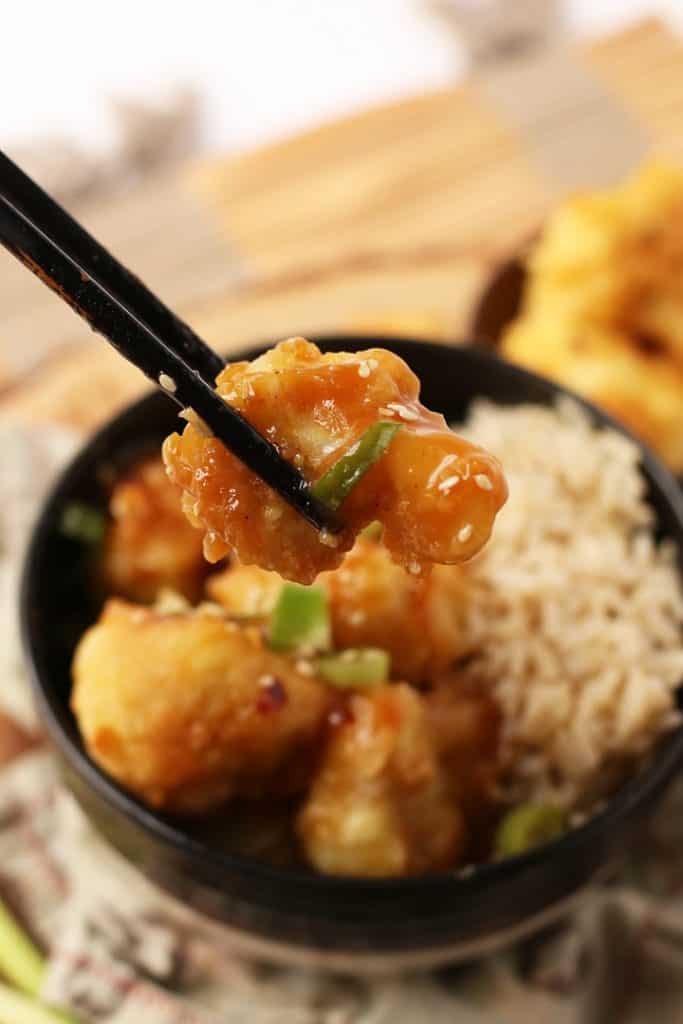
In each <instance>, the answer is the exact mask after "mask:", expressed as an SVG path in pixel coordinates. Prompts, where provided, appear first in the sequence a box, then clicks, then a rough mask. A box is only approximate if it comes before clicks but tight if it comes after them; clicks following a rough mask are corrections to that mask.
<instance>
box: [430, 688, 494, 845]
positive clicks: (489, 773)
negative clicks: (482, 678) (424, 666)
mask: <svg viewBox="0 0 683 1024" xmlns="http://www.w3.org/2000/svg"><path fill="white" fill-rule="evenodd" d="M425 705H426V710H427V721H428V725H429V732H430V736H431V738H432V742H433V743H434V747H435V749H436V750H437V752H438V756H439V759H440V762H441V766H442V769H443V771H444V776H445V778H446V781H447V785H448V789H449V792H450V793H451V795H452V796H453V797H454V798H455V799H456V800H457V802H458V804H459V806H460V807H461V808H462V810H463V812H464V814H465V818H466V821H467V824H468V825H469V826H471V829H470V831H471V834H472V835H474V836H478V835H480V834H481V832H482V828H483V829H484V830H485V828H486V825H487V823H489V822H490V821H491V820H492V815H494V814H495V812H496V808H497V803H498V799H499V797H498V793H497V784H498V779H499V775H500V769H501V765H500V756H499V755H500V740H501V727H502V715H501V712H500V708H499V707H498V705H497V704H496V702H495V700H494V699H493V697H492V696H491V694H490V692H488V690H487V689H486V688H484V687H479V686H476V685H475V684H474V683H472V682H471V681H468V680H465V679H463V678H462V677H461V676H458V675H456V674H454V673H452V674H448V675H445V676H442V678H441V679H440V680H439V681H438V682H437V683H436V685H435V686H434V688H433V689H432V691H431V692H430V693H428V694H426V696H425Z"/></svg>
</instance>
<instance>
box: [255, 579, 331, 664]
mask: <svg viewBox="0 0 683 1024" xmlns="http://www.w3.org/2000/svg"><path fill="white" fill-rule="evenodd" d="M331 646H332V626H331V624H330V612H329V609H328V607H327V594H326V593H325V591H324V590H323V589H322V588H321V587H302V586H300V585H299V584H298V583H285V585H284V586H283V588H282V590H281V591H280V595H279V597H278V599H277V603H276V605H275V607H274V609H273V614H272V616H271V619H270V647H271V648H272V650H274V651H292V650H296V649H297V648H306V647H308V648H311V649H312V650H314V651H329V649H330V647H331Z"/></svg>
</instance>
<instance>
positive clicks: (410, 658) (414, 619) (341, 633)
mask: <svg viewBox="0 0 683 1024" xmlns="http://www.w3.org/2000/svg"><path fill="white" fill-rule="evenodd" d="M282 585H283V583H282V580H281V578H280V577H279V576H278V575H277V574H276V573H273V572H266V571H265V570H264V569H258V568H256V567H255V566H244V565H238V564H236V565H231V566H229V567H228V568H227V569H225V570H224V571H223V572H221V573H218V574H217V575H215V576H213V577H211V578H210V579H209V580H208V582H207V592H208V594H209V596H210V597H211V598H212V599H213V600H214V601H217V602H218V603H219V604H221V605H222V606H223V607H224V608H225V609H226V610H227V611H228V612H229V613H230V614H232V615H237V616H245V617H252V616H253V617H255V618H263V619H267V618H268V616H269V615H270V613H271V611H272V609H273V607H274V605H275V602H276V601H277V598H278V595H279V593H280V590H281V588H282ZM317 585H318V586H321V587H324V588H325V590H326V591H327V595H328V601H329V608H330V616H331V620H332V635H333V639H334V646H335V648H337V649H338V650H343V649H344V648H347V647H380V648H382V650H385V651H387V652H388V653H389V654H390V656H391V675H392V678H394V679H402V680H406V681H408V682H418V683H419V682H424V681H426V680H428V679H431V678H433V677H434V675H435V674H437V673H439V672H442V671H443V670H444V669H446V668H447V667H448V666H449V665H451V664H452V662H453V661H454V660H455V659H456V658H457V657H458V656H459V655H460V654H461V653H462V632H461V607H462V587H463V582H462V576H461V571H460V569H459V568H458V566H452V565H437V566H435V567H434V570H433V571H432V572H431V573H430V574H429V575H428V576H424V577H415V576H412V575H411V574H409V573H406V572H404V571H403V570H402V569H401V567H400V566H398V565H397V564H396V563H395V562H394V561H392V559H391V556H390V555H389V552H388V551H387V549H386V548H385V547H384V546H383V545H382V544H381V543H379V542H377V541H374V540H369V539H367V538H365V537H359V538H358V540H357V541H356V543H355V545H354V547H353V548H352V550H351V551H350V552H349V553H348V554H347V556H346V558H345V559H344V561H343V562H342V565H341V566H340V568H339V569H335V570H333V571H332V572H325V573H321V575H320V576H319V577H318V580H317Z"/></svg>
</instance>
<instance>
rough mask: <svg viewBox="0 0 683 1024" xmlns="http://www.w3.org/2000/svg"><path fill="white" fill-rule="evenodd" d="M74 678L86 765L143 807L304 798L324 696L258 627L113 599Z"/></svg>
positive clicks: (187, 809)
mask: <svg viewBox="0 0 683 1024" xmlns="http://www.w3.org/2000/svg"><path fill="white" fill-rule="evenodd" d="M73 678H74V689H73V696H72V706H73V710H74V713H75V715H76V718H77V719H78V724H79V727H80V730H81V734H82V736H83V739H84V742H85V745H86V747H87V749H88V752H89V753H90V755H91V756H92V757H93V759H94V760H95V761H97V763H98V764H99V765H100V766H101V767H102V768H103V769H104V770H105V771H106V772H108V773H109V774H110V775H111V776H112V777H113V778H115V779H116V780H117V781H118V782H120V783H121V784H122V785H123V786H125V787H126V788H127V789H129V790H131V791H132V792H133V793H135V794H136V795H137V796H139V797H141V798H142V799H143V800H144V801H145V802H146V803H148V804H150V805H151V806H153V807H159V808H163V809H165V810H169V811H174V812H182V813H199V812H202V811H206V810H209V809H210V808H213V807H216V806H218V805H219V804H221V803H223V802H224V801H225V800H227V799H228V798H230V797H232V796H244V797H255V796H259V797H260V796H266V795H287V794H290V793H295V792H298V791H300V790H301V789H302V788H303V787H305V785H306V784H307V781H308V779H309V777H310V772H311V771H312V767H313V759H314V756H315V753H316V750H317V746H318V744H319V741H320V734H321V730H322V729H323V726H324V721H325V716H326V713H327V710H328V707H329V700H330V698H329V693H328V690H327V688H326V687H325V685H324V684H323V683H321V682H320V681H319V680H317V679H315V678H313V677H311V676H309V675H303V674H301V673H300V672H299V671H297V669H296V666H295V664H294V663H293V662H292V661H290V660H288V659H286V658H284V657H282V656H280V655H277V654H274V653H272V652H270V651H268V650H266V649H265V648H264V646H263V643H262V641H261V638H260V635H259V633H258V631H257V630H255V629H245V628H240V627H238V626H237V625H235V624H234V623H231V622H229V621H227V620H226V619H225V618H223V617H222V616H220V615H218V616H217V615H215V614H208V613H203V612H202V611H201V610H197V611H195V612H189V613H184V614H178V615H163V614H159V613H158V612H156V611H154V610H153V609H149V608H144V607H140V606H135V605H131V604H127V603H125V602H123V601H120V600H111V601H109V602H108V603H107V605H106V607H105V609H104V611H103V613H102V616H101V617H100V620H99V622H98V623H97V624H96V625H95V626H93V627H92V628H91V629H89V630H88V631H87V632H86V633H85V634H84V636H83V637H82V639H81V641H80V643H79V645H78V648H77V650H76V655H75V658H74V664H73Z"/></svg>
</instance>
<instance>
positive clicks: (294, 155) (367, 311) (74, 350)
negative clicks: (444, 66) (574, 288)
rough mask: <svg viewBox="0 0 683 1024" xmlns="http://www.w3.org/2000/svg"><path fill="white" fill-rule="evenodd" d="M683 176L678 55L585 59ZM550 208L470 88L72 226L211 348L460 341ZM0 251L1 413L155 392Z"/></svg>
mask: <svg viewBox="0 0 683 1024" xmlns="http://www.w3.org/2000/svg"><path fill="white" fill-rule="evenodd" d="M581 58H582V59H584V60H585V61H586V62H587V64H588V65H589V66H590V67H591V68H592V69H593V71H594V72H595V73H596V74H597V75H598V76H599V77H600V78H601V79H602V80H603V81H604V83H605V84H606V86H607V87H608V88H609V89H610V90H611V91H612V92H613V94H614V95H615V96H616V97H617V98H618V99H619V100H620V101H621V102H622V103H623V104H624V105H625V106H626V107H627V108H628V109H629V110H630V111H631V112H632V113H634V114H635V115H636V116H637V117H638V118H639V120H640V122H641V124H642V126H643V128H644V129H645V131H646V133H647V135H648V137H649V139H650V141H651V144H652V150H653V152H654V153H659V154H662V155H665V156H666V157H667V158H669V159H674V160H675V161H677V162H680V163H681V164H683V132H681V125H682V124H683V44H682V43H681V41H679V40H678V39H677V38H676V37H674V36H673V35H672V34H671V32H670V31H669V30H668V29H667V28H665V27H664V26H663V25H662V23H661V22H658V21H655V20H648V21H646V22H642V23H639V24H638V25H636V26H634V27H633V28H631V29H629V30H627V31H625V32H623V33H620V34H619V35H617V36H614V37H610V38H607V39H604V40H600V41H598V42H597V43H595V44H593V45H591V46H590V47H587V48H586V49H585V50H582V51H581ZM547 207H548V199H547V197H546V193H545V190H544V186H543V181H542V178H541V177H540V175H539V174H538V172H537V169H536V168H535V167H534V165H533V163H532V161H531V159H530V157H529V156H528V154H527V152H526V151H525V148H524V145H523V143H522V141H521V140H520V139H519V138H517V137H516V136H515V135H514V133H513V131H512V130H511V129H510V128H509V127H508V126H507V125H506V124H504V123H502V122H501V120H500V118H499V117H498V115H497V114H496V112H495V111H494V110H493V109H491V108H490V107H489V106H488V105H487V101H486V99H485V98H484V97H483V95H481V94H480V93H479V92H478V91H477V89H476V88H475V86H474V85H473V84H472V83H466V84H464V85H462V86H460V87H458V88H456V89H453V90H445V91H441V92H432V93H427V94H425V95H422V96H418V97H416V98H414V99H409V100H406V101H402V102H399V103H395V104H392V105H388V106H382V107H378V108H376V109H373V110H369V111H367V112H364V113H361V114H358V115H356V116H353V117H350V118H346V119H344V120H340V121H337V122H334V123H331V124H326V125H324V126H322V127H320V128H317V129H315V130H313V131H310V132H307V133H305V134H302V135H298V136H295V137H293V138H291V139H288V140H286V141H285V142H282V143H279V144H277V145H273V146H268V147H265V148H262V149H259V150H256V151H254V152H250V153H247V154H245V155H243V156H240V157H238V158H236V159H229V158H221V157H217V158H215V159H211V160H204V161H203V162H201V163H199V164H198V165H197V166H194V167H191V168H183V169H182V170H181V171H179V172H173V173H172V174H169V175H167V176H165V177H164V178H163V179H160V180H159V181H154V182H148V183H147V184H146V185H145V187H144V188H142V189H138V190H136V191H134V192H132V193H125V194H122V195H119V196H117V197H111V198H110V199H108V200H107V203H106V204H102V203H100V204H98V205H96V206H92V205H91V206H90V207H84V208H83V209H78V210H77V211H76V212H77V213H78V215H79V216H81V217H82V218H83V219H84V220H85V221H86V223H87V224H88V225H89V226H90V227H91V228H92V230H94V231H95V233H97V234H99V236H100V237H101V238H102V239H103V240H105V241H106V242H108V244H109V245H110V246H111V248H112V249H113V250H114V251H115V252H116V253H117V254H119V255H121V256H122V257H123V258H124V259H125V260H126V261H128V262H129V263H130V265H131V266H132V267H134V268H136V269H138V270H139V271H140V272H141V275H142V276H143V277H145V279H146V280H148V282H149V283H150V284H151V285H152V286H153V287H154V288H156V289H158V290H159V292H160V294H162V295H163V296H164V297H165V298H166V299H167V300H168V301H169V302H171V303H172V304H174V305H176V306H177V308H178V309H179V310H180V312H181V313H182V314H183V315H184V316H185V317H186V318H187V319H188V320H189V321H190V322H191V323H192V325H193V326H194V327H195V328H196V329H197V330H198V331H199V332H200V333H201V334H203V335H204V336H205V337H206V338H207V339H208V340H209V341H210V342H211V343H213V344H214V345H215V346H216V347H218V348H220V349H221V350H222V351H224V352H226V353H230V352H232V351H235V350H236V349H237V348H239V347H240V346H242V345H244V344H245V343H249V342H252V341H260V340H264V339H266V340H271V339H278V338H283V337H287V336H289V335H292V334H316V333H325V332H333V331H358V332H362V331H367V332H373V331H375V332H378V333H380V332H389V333H391V332H397V333H407V334H412V335H414V336H422V337H435V338H437V339H439V340H442V341H445V342H446V341H456V340H458V339H460V338H461V337H462V334H463V331H464V330H465V328H466V325H467V323H468V319H469V316H470V313H471V309H472V305H473V302H474V301H475V299H476V296H477V294H478V293H479V291H480V289H481V288H482V286H483V283H484V282H485V280H486V279H487V277H488V275H489V274H490V272H491V270H492V268H493V267H494V266H495V265H496V263H497V261H498V260H499V259H500V258H501V257H502V256H503V255H504V254H505V253H506V251H508V250H509V249H511V248H514V247H515V246H516V245H517V243H518V241H519V240H520V239H523V238H524V237H526V236H527V235H528V234H529V233H530V232H531V231H533V230H534V229H535V228H536V227H537V226H538V224H539V223H540V222H541V221H542V219H543V217H544V214H545V212H546V209H547ZM145 386H146V385H145V382H144V380H142V378H141V377H140V376H139V375H138V373H137V371H135V370H133V369H132V368H130V367H128V366H127V364H125V363H124V362H123V361H122V360H120V359H119V358H118V357H117V356H116V355H114V354H113V353H112V352H111V351H110V350H109V349H108V347H107V346H105V345H104V344H103V343H102V342H101V341H99V340H97V339H95V338H93V337H92V335H90V334H89V332H88V330H87V328H85V327H84V326H83V325H82V324H81V323H80V322H79V321H78V320H77V319H76V318H74V317H73V316H72V315H71V313H70V312H69V311H68V310H66V309H61V308H60V306H59V303H58V302H57V300H56V299H54V297H52V296H51V295H50V294H48V293H47V292H45V290H44V289H43V288H42V287H41V286H40V285H39V284H38V283H37V282H36V281H34V280H33V279H32V278H30V276H29V275H27V274H26V273H25V271H23V268H21V267H19V266H14V264H13V262H12V261H11V259H10V258H9V257H8V256H6V255H5V254H4V253H2V254H0V416H1V417H5V418H7V417H10V418H14V419H16V418H18V419H20V420H22V421H23V422H51V421H52V422H54V421H58V422H64V423H68V424H72V425H75V426H78V427H82V428H86V429H90V428H92V427H93V426H95V425H96V424H97V423H99V422H100V421H101V420H102V419H104V418H106V417H107V416H109V415H110V414H111V413H112V412H113V411H114V410H115V409H116V408H118V407H119V406H120V405H121V404H122V403H124V402H125V401H127V400H128V399H129V398H130V397H132V396H133V395H135V394H137V393H139V392H141V391H142V390H144V388H145Z"/></svg>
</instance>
